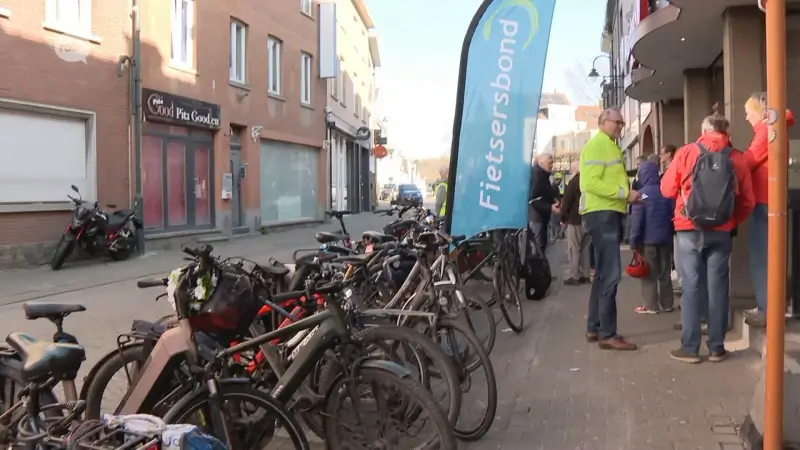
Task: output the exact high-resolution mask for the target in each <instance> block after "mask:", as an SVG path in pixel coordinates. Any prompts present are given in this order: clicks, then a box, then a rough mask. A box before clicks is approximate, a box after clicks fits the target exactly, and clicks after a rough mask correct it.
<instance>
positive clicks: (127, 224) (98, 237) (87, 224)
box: [50, 184, 142, 270]
mask: <svg viewBox="0 0 800 450" xmlns="http://www.w3.org/2000/svg"><path fill="white" fill-rule="evenodd" d="M71 188H72V190H73V191H75V193H76V194H78V197H77V198H76V197H73V196H72V195H67V198H69V199H70V201H72V203H73V204H74V205H75V208H74V210H73V213H72V219H71V220H70V222H69V223H68V224H67V228H66V229H65V230H64V234H62V235H61V239H60V240H59V241H58V245H57V246H56V250H55V252H54V253H53V259H51V260H50V267H52V269H53V270H58V269H60V268H61V266H62V265H63V264H64V261H66V260H67V258H68V257H69V255H70V254H72V252H73V251H74V250H75V247H76V246H78V248H79V249H80V250H83V251H85V252H86V253H88V254H90V255H92V256H96V255H99V254H101V253H105V254H108V256H110V257H111V259H113V260H115V261H121V260H124V259H127V258H128V257H130V255H131V254H132V253H133V251H134V250H135V248H136V233H141V232H142V222H141V220H139V219H138V218H137V217H136V212H135V209H136V207H135V205H134V209H119V210H116V211H114V212H112V213H110V214H109V213H107V212H105V211H103V210H102V209H101V208H100V204H99V203H98V202H94V205H92V206H91V207H89V206H88V204H87V202H85V201H84V200H83V197H82V196H81V193H80V191H79V190H78V187H77V186H75V185H74V184H73V185H72V186H71ZM107 206H108V207H109V208H112V209H113V208H116V206H115V205H107Z"/></svg>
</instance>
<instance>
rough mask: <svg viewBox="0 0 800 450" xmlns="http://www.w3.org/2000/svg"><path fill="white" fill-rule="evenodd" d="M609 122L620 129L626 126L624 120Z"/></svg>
mask: <svg viewBox="0 0 800 450" xmlns="http://www.w3.org/2000/svg"><path fill="white" fill-rule="evenodd" d="M607 120H608V121H609V122H611V123H613V124H615V125H617V126H619V127H624V126H625V121H624V120H612V119H607Z"/></svg>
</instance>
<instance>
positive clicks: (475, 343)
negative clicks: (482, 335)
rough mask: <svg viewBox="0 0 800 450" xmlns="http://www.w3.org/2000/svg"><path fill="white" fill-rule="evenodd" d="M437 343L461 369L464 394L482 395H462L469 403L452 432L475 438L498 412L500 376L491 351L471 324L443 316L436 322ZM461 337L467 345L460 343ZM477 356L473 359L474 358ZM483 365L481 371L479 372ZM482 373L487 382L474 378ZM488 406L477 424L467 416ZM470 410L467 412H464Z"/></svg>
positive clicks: (489, 426) (487, 427) (464, 438)
mask: <svg viewBox="0 0 800 450" xmlns="http://www.w3.org/2000/svg"><path fill="white" fill-rule="evenodd" d="M436 336H437V342H439V345H440V346H442V347H443V348H444V350H445V354H447V355H449V356H450V357H451V358H453V361H454V364H455V365H456V368H457V369H459V375H460V381H461V393H462V396H464V395H465V394H468V393H476V394H477V396H479V397H480V398H476V399H465V398H464V397H462V400H461V404H462V406H463V405H469V408H467V409H466V410H465V409H463V408H462V410H461V413H460V414H459V417H458V422H457V423H456V425H455V427H453V431H454V432H455V435H456V436H457V437H458V438H459V439H463V440H465V441H476V440H478V439H480V438H482V437H483V436H485V435H486V433H488V432H489V429H490V428H491V427H492V423H493V422H494V417H495V414H496V413H497V379H496V378H495V375H494V367H493V366H492V361H491V359H490V358H489V354H488V353H487V352H486V350H485V349H484V348H483V345H481V342H480V341H479V340H478V338H477V337H476V336H475V333H473V332H472V330H470V329H469V328H468V327H466V326H464V325H463V324H461V323H459V322H456V321H453V320H450V319H443V320H441V321H439V323H438V324H437V325H436ZM459 336H460V337H461V338H462V339H461V340H463V341H465V344H460V343H459V341H460V339H459ZM473 358H474V360H472V359H473ZM479 368H483V370H482V371H478V369H479ZM480 374H483V375H484V376H485V378H486V379H485V381H483V382H481V381H480V380H477V381H476V380H474V379H473V378H477V377H478V376H479V375H480ZM480 405H485V406H486V412H485V413H484V414H483V415H482V416H481V417H480V420H479V421H478V423H477V425H473V424H471V423H470V422H471V421H470V420H469V419H467V417H468V414H469V413H472V412H474V411H475V410H476V406H480ZM465 413H468V414H465Z"/></svg>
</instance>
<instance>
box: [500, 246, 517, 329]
mask: <svg viewBox="0 0 800 450" xmlns="http://www.w3.org/2000/svg"><path fill="white" fill-rule="evenodd" d="M505 247H507V248H505V249H504V251H503V252H502V254H503V255H504V256H503V257H502V258H501V259H500V261H499V262H498V264H495V268H494V270H495V273H494V283H493V287H494V296H495V298H497V299H499V302H498V303H499V304H500V312H501V313H502V314H503V319H505V321H506V324H508V327H509V328H511V330H512V331H514V332H515V333H521V332H522V330H524V329H525V323H524V317H523V314H522V304H521V303H520V301H519V294H520V277H519V272H520V271H519V270H514V269H513V268H514V267H516V264H517V261H518V260H519V258H518V255H517V252H516V251H514V250H515V249H516V248H517V246H516V245H506V246H505Z"/></svg>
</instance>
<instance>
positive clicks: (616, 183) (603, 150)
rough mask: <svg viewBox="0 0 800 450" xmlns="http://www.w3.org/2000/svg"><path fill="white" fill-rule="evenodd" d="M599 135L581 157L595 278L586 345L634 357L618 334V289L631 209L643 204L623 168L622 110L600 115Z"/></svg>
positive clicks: (585, 225) (583, 209)
mask: <svg viewBox="0 0 800 450" xmlns="http://www.w3.org/2000/svg"><path fill="white" fill-rule="evenodd" d="M598 122H599V125H600V127H599V128H600V132H599V133H597V134H596V135H595V136H594V137H592V139H590V140H589V142H587V143H586V145H585V146H584V147H583V151H581V163H580V190H581V202H580V203H581V205H580V214H581V222H582V224H583V228H584V229H585V230H586V232H587V233H588V234H589V236H590V237H591V239H592V245H593V246H594V255H595V266H596V271H595V277H594V280H593V281H592V289H591V292H590V294H589V308H588V309H589V311H588V314H587V318H586V341H587V342H593V343H597V346H598V347H600V348H601V349H603V350H616V351H631V350H636V349H637V348H638V346H637V345H636V344H634V343H632V342H629V341H628V340H626V339H625V338H624V337H622V335H620V334H619V333H618V330H617V288H618V286H619V282H620V280H621V279H622V256H621V254H620V244H621V243H622V235H623V230H624V228H625V225H624V223H625V214H626V213H627V211H628V204H629V203H636V202H639V201H641V196H640V194H639V193H638V192H637V191H636V190H635V189H631V186H630V181H629V179H628V171H627V170H626V169H625V163H624V162H623V159H624V157H623V153H622V149H620V148H619V145H617V143H616V140H617V139H619V138H620V135H621V133H622V129H623V128H624V127H625V121H624V120H623V118H622V112H620V110H619V108H609V109H606V110H604V111H603V112H602V113H600V118H599V119H598Z"/></svg>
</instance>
